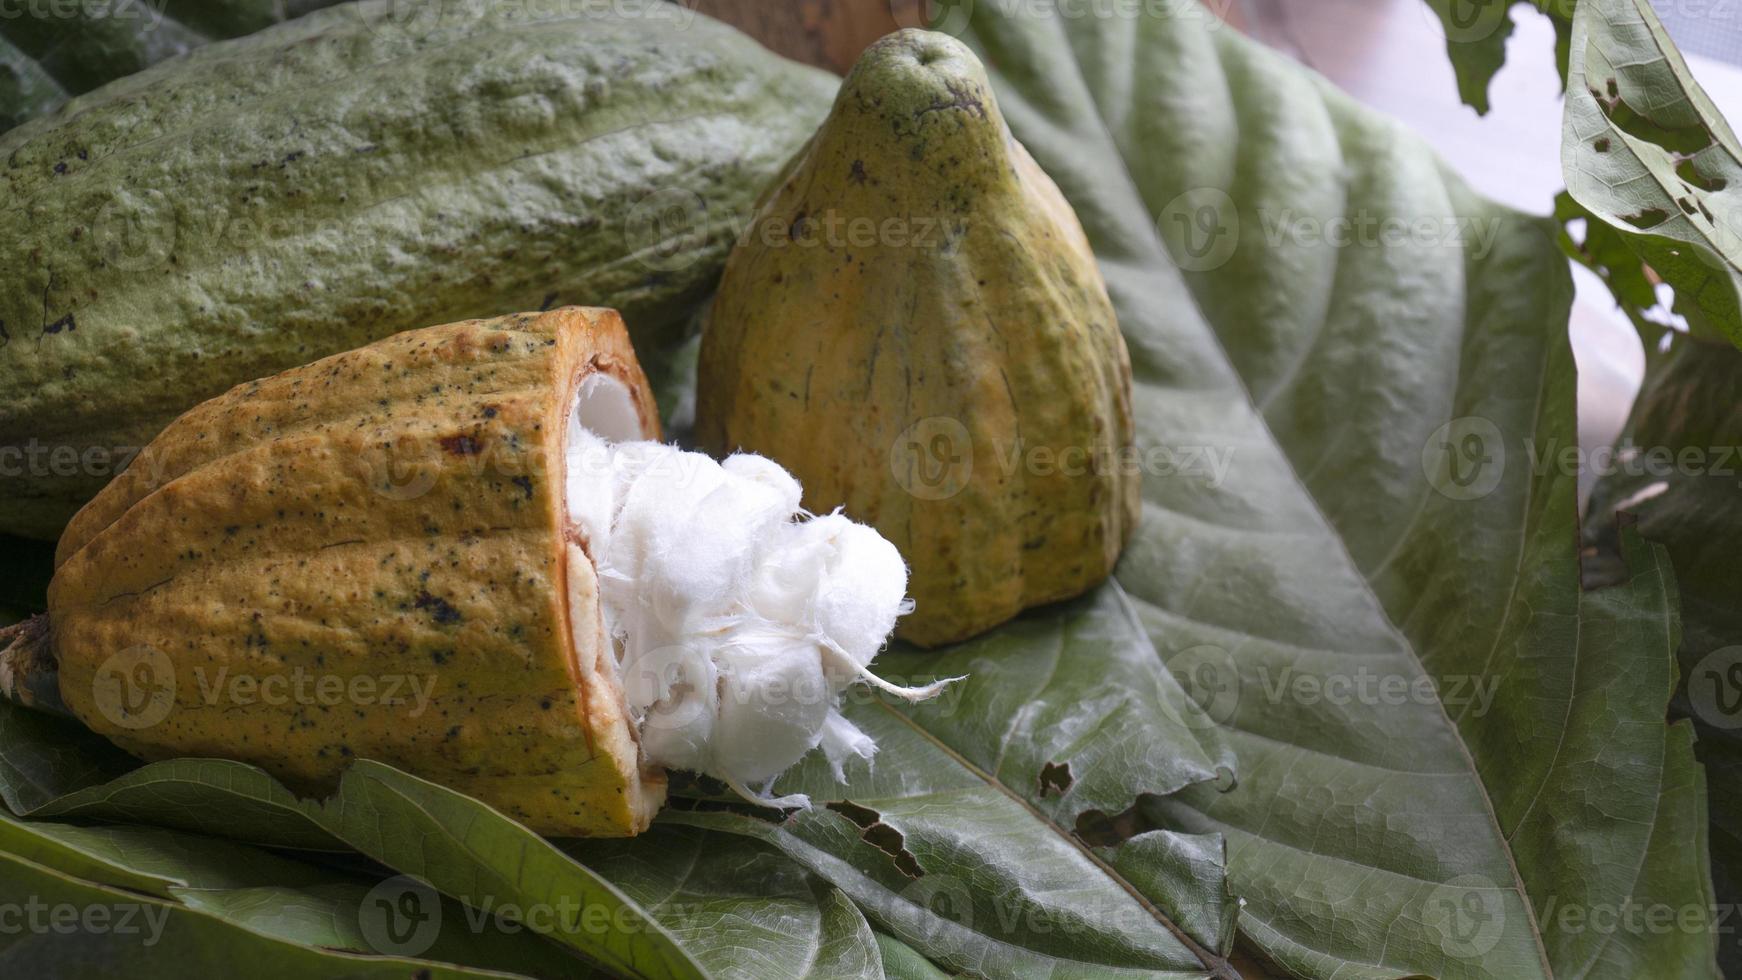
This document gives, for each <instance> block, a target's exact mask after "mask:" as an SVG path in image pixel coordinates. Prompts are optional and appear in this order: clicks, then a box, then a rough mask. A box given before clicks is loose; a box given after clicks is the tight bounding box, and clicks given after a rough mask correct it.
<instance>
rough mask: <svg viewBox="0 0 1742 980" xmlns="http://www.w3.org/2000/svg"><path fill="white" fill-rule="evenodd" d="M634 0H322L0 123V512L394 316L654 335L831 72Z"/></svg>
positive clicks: (91, 489)
mask: <svg viewBox="0 0 1742 980" xmlns="http://www.w3.org/2000/svg"><path fill="white" fill-rule="evenodd" d="M630 7H631V8H634V5H633V4H631V5H630ZM643 8H644V9H643ZM553 9H554V10H555V11H557V12H555V13H550V12H546V11H549V10H553ZM634 9H640V11H641V12H640V13H639V14H636V15H633V16H632V15H629V14H625V13H622V12H618V13H615V14H613V13H608V12H601V11H600V10H599V9H598V8H597V6H596V5H578V6H577V5H564V4H558V5H554V7H550V6H547V5H542V4H530V5H527V4H472V3H465V4H456V3H441V2H435V3H430V4H413V3H407V2H405V0H397V2H389V0H382V2H373V3H359V4H345V5H342V6H340V7H333V8H329V9H326V10H321V11H317V12H315V13H312V14H309V15H308V16H305V17H301V18H298V19H296V20H293V21H289V22H287V23H284V24H280V25H278V26H276V27H273V28H270V29H268V30H265V31H262V32H260V33H257V34H254V35H251V36H249V37H246V38H242V39H239V40H235V41H228V42H221V43H217V44H211V45H207V46H205V47H202V48H199V49H197V50H195V51H193V52H192V53H190V54H189V55H187V56H186V57H185V58H180V59H175V60H173V61H170V62H165V63H162V64H159V65H156V66H154V67H152V68H150V69H147V70H146V71H144V72H141V73H139V74H136V75H131V76H128V77H127V78H123V79H120V80H118V81H116V82H113V83H111V84H109V85H107V86H105V87H104V88H101V89H99V90H97V91H95V92H93V93H90V94H88V95H84V96H81V97H79V98H78V99H75V100H74V101H73V102H71V103H69V105H68V106H67V107H66V109H65V110H63V111H62V112H59V113H57V114H55V115H54V116H53V117H51V118H46V119H37V120H33V121H32V122H29V123H26V124H25V125H23V126H21V127H19V128H17V129H15V130H13V131H11V132H9V133H7V134H5V135H4V136H0V207H3V208H4V209H5V211H6V212H7V214H8V220H7V221H5V222H0V268H4V269H5V270H6V275H5V276H4V277H0V531H4V532H12V533H17V534H23V535H27V536H31V537H53V536H54V535H56V534H57V533H58V532H59V531H60V529H61V528H62V527H63V526H64V524H65V522H66V520H67V519H68V518H69V517H70V516H71V515H72V513H73V512H74V511H75V510H77V508H78V507H79V506H80V505H81V504H82V503H84V502H85V501H86V500H88V499H90V498H91V497H92V496H93V495H94V494H95V493H96V492H97V490H98V489H100V488H101V487H102V486H103V484H104V483H105V482H107V481H108V480H109V479H110V478H111V477H112V476H113V474H114V473H115V472H116V471H118V470H119V469H120V468H121V467H122V466H124V465H125V463H126V462H127V460H128V459H129V458H131V455H132V454H133V453H135V452H136V451H137V447H140V446H143V445H144V444H145V443H146V442H148V441H149V440H150V438H151V437H152V436H153V435H154V434H155V433H157V432H158V431H159V430H161V429H162V428H163V427H164V426H165V425H166V424H168V422H169V421H170V420H172V419H174V418H175V417H176V416H177V415H178V414H179V413H181V412H182V411H183V410H185V409H187V408H189V407H191V406H193V405H195V404H198V403H199V402H200V401H202V400H203V399H206V398H209V397H211V396H214V395H217V394H219V393H221V392H223V391H225V390H227V389H228V388H230V387H231V386H232V385H234V384H237V383H240V382H242V381H246V380H248V379H251V378H258V377H263V376H266V375H269V374H272V373H274V372H276V371H280V370H283V369H284V368H286V367H290V366H294V365H298V364H304V363H307V362H309V361H311V360H314V359H315V358H317V357H321V356H323V355H326V354H330V353H335V352H338V351H342V350H348V349H351V348H353V347H357V346H359V345H361V344H364V343H367V342H369V341H371V340H375V339H378V338H380V337H384V336H387V335H390V334H393V333H395V332H398V331H401V330H406V329H411V328H416V327H420V326H424V325H427V324H430V323H442V322H449V321H453V320H457V319H462V318H465V317H472V316H489V315H495V314H500V313H506V312H509V311H513V310H525V309H546V308H550V307H553V306H556V305H559V304H562V303H573V302H580V303H587V304H594V305H603V306H611V307H614V308H617V309H619V310H621V311H622V312H623V315H624V317H625V318H626V320H627V321H628V323H629V325H630V328H631V330H632V332H633V333H634V334H635V336H636V337H637V339H638V340H645V341H648V342H647V343H646V344H644V346H645V347H646V348H647V349H650V350H668V349H670V348H671V347H672V346H674V345H673V344H672V343H671V340H672V338H673V336H674V335H675V334H677V333H679V332H681V331H682V330H683V329H684V328H685V325H686V324H687V323H688V322H689V320H690V318H691V315H692V314H693V312H694V310H695V309H696V308H697V307H698V306H699V305H700V304H701V303H702V302H703V301H704V300H705V298H706V297H707V295H708V294H709V292H711V290H712V289H713V287H714V285H715V283H716V282H717V280H718V276H719V271H720V267H721V265H722V264H723V262H724V260H725V255H726V252H727V251H728V249H729V248H730V245H731V240H732V236H733V233H734V232H735V230H736V228H737V227H738V226H740V225H741V224H742V223H743V221H744V219H745V217H746V216H747V215H748V214H749V212H750V210H751V208H752V206H753V203H754V201H755V197H756V195H757V193H758V192H759V191H760V190H761V189H762V188H763V187H764V186H766V184H767V183H768V181H769V180H770V178H771V177H772V176H773V175H774V174H775V173H776V172H777V171H778V170H779V167H780V166H781V164H782V163H784V162H785V161H786V160H787V159H788V158H789V157H790V156H791V155H792V153H793V151H794V150H795V149H796V148H797V147H798V146H799V145H800V144H802V142H803V140H804V139H805V137H806V135H808V134H809V133H810V132H811V131H812V130H813V129H814V128H815V125H816V123H817V122H818V121H819V120H820V119H821V118H822V117H823V115H824V114H825V113H826V112H827V107H828V100H829V97H830V94H831V93H832V91H833V89H834V87H835V85H836V84H837V83H836V80H835V79H834V78H833V77H832V76H829V75H827V74H826V73H823V72H821V71H818V70H815V69H811V68H806V67H802V66H799V65H795V64H792V63H790V62H786V61H783V60H782V59H780V58H778V57H776V56H774V55H772V54H770V53H768V52H767V51H765V50H763V49H762V48H760V47H759V46H758V45H756V44H755V43H754V42H753V41H751V40H750V39H748V38H746V37H744V36H743V35H741V34H739V33H738V32H737V31H735V30H733V29H731V28H729V27H726V26H724V25H721V24H718V23H716V22H714V21H710V20H708V19H707V18H705V17H701V16H699V15H697V14H695V13H694V12H693V11H690V10H688V9H687V8H685V7H683V6H682V5H678V4H666V3H656V2H652V0H648V2H646V3H645V4H643V5H642V8H634ZM661 11H664V12H665V13H661ZM650 366H653V365H650Z"/></svg>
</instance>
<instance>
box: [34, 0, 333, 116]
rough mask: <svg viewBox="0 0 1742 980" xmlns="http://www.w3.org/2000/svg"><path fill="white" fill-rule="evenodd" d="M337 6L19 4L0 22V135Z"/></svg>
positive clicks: (254, 0)
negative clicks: (119, 83) (166, 65)
mask: <svg viewBox="0 0 1742 980" xmlns="http://www.w3.org/2000/svg"><path fill="white" fill-rule="evenodd" d="M334 2H335V0H289V2H286V0H88V2H81V3H41V2H37V3H29V4H21V5H20V7H21V8H22V9H17V10H16V11H14V12H13V13H12V14H10V15H9V16H6V17H4V18H0V132H5V131H6V130H8V129H11V128H12V127H13V126H16V125H18V124H19V123H21V122H24V121H25V120H26V119H31V118H34V117H36V116H40V115H44V114H46V113H48V112H51V111H53V110H54V109H55V108H56V107H58V106H60V105H61V104H62V103H64V102H66V100H67V99H68V98H70V97H71V96H74V95H77V94H79V93H81V92H88V91H90V90H91V89H94V88H96V87H97V86H99V85H102V84H103V83H105V82H109V81H112V80H114V79H117V78H120V77H122V76H124V75H130V74H132V73H134V72H136V71H140V70H142V69H144V68H146V67H148V66H150V65H154V64H156V63H157V62H159V61H162V60H164V59H166V58H171V57H174V56H175V55H178V54H183V53H185V52H187V51H191V50H193V49H194V48H197V47H199V46H200V45H202V44H207V43H209V42H211V41H215V40H218V39H219V38H227V37H241V36H243V35H245V34H252V33H253V32H255V31H259V30H264V29H266V28H267V27H270V26H272V25H273V24H277V23H279V22H281V21H284V20H287V19H289V18H291V17H300V16H301V15H303V14H305V13H307V12H309V11H311V10H315V9H318V8H320V7H327V6H331V5H332V4H333V3H334Z"/></svg>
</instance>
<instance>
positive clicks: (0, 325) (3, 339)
mask: <svg viewBox="0 0 1742 980" xmlns="http://www.w3.org/2000/svg"><path fill="white" fill-rule="evenodd" d="M10 343H12V335H11V334H9V333H7V332H6V321H5V320H0V347H5V346H6V345H7V344H10Z"/></svg>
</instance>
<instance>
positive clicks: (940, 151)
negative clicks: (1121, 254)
mask: <svg viewBox="0 0 1742 980" xmlns="http://www.w3.org/2000/svg"><path fill="white" fill-rule="evenodd" d="M699 383H700V387H699V390H698V393H697V410H696V411H697V437H698V439H699V440H700V441H701V443H702V444H703V446H704V447H706V448H708V449H710V450H711V451H714V452H716V453H718V452H724V451H728V450H732V449H738V448H742V449H745V450H748V451H751V452H759V453H763V454H765V455H768V456H770V457H772V458H773V459H775V460H777V461H778V462H780V463H781V464H782V465H783V466H785V467H786V468H787V469H788V470H790V471H791V472H792V474H793V475H794V476H795V477H797V478H798V480H799V482H800V483H802V484H803V485H804V488H805V504H806V506H807V507H808V508H810V509H811V510H813V511H817V512H822V511H826V510H829V509H831V508H834V507H836V506H844V507H845V508H846V512H847V514H848V515H849V516H851V517H853V518H854V519H855V520H861V521H865V522H867V523H869V524H872V525H874V526H875V527H876V528H877V529H878V530H879V531H880V532H882V533H883V535H884V536H885V537H887V538H888V539H889V540H891V541H893V542H894V543H895V545H896V546H897V547H898V548H899V549H901V552H902V555H903V556H904V557H905V558H906V559H907V561H908V563H909V564H910V565H911V567H912V578H911V581H910V584H909V594H910V595H912V596H913V598H914V600H915V602H916V604H917V608H916V609H915V611H914V612H913V613H912V614H911V615H909V616H907V617H906V618H904V619H903V620H902V621H901V626H900V627H899V628H898V630H897V635H899V636H902V637H904V638H906V639H909V640H911V641H913V642H916V643H919V644H923V645H928V646H929V645H935V644H939V643H945V642H950V641H953V640H957V639H961V638H963V637H966V636H970V635H972V634H974V633H977V632H980V631H981V630H984V629H987V628H989V627H991V626H993V625H996V624H997V623H999V622H1002V621H1004V620H1006V619H1009V618H1010V617H1011V616H1013V615H1015V614H1016V613H1017V612H1018V611H1020V610H1021V609H1023V608H1025V607H1028V606H1032V605H1037V604H1040V603H1044V602H1050V601H1053V600H1057V599H1063V598H1066V597H1068V596H1072V595H1076V594H1078V593H1080V592H1082V591H1084V590H1085V589H1087V588H1089V587H1090V586H1092V585H1094V584H1095V583H1097V582H1099V581H1101V580H1102V579H1104V578H1105V577H1106V576H1107V574H1108V573H1109V572H1110V571H1111V570H1112V567H1113V564H1114V561H1115V560H1116V559H1117V558H1118V555H1119V552H1120V549H1121V548H1122V547H1123V545H1124V542H1125V540H1126V539H1127V537H1128V536H1129V535H1130V533H1131V530H1132V528H1133V527H1134V526H1135V524H1136V522H1137V519H1138V513H1139V496H1138V494H1139V488H1138V480H1139V472H1138V468H1137V466H1136V465H1135V459H1134V458H1133V457H1132V455H1131V453H1130V450H1131V448H1132V443H1133V423H1132V414H1131V366H1130V361H1129V357H1128V355H1127V353H1126V349H1125V343H1124V340H1123V339H1122V337H1121V335H1120V333H1119V328H1118V323H1117V320H1116V317H1115V314H1114V312H1113V307H1112V304H1111V303H1110V301H1109V300H1108V297H1107V291H1106V287H1105V284H1104V283H1103V282H1102V279H1101V275H1100V272H1099V270H1098V268H1097V266H1096V265H1095V259H1094V256H1093V254H1092V253H1091V252H1090V250H1089V245H1088V241H1087V239H1086V238H1085V236H1084V234H1083V230H1082V227H1081V225H1080V224H1079V223H1078V221H1077V218H1076V215H1075V214H1074V213H1073V212H1072V210H1071V208H1070V205H1069V204H1068V203H1066V201H1065V199H1064V197H1063V195H1061V194H1060V193H1059V190H1058V188H1057V186H1055V185H1054V184H1053V182H1052V180H1051V179H1050V178H1049V177H1047V175H1046V174H1045V173H1044V172H1042V171H1041V169H1040V168H1039V166H1037V165H1036V164H1035V162H1034V160H1033V159H1032V158H1031V157H1030V156H1029V155H1028V152H1027V151H1026V150H1024V149H1023V147H1022V146H1021V144H1019V143H1017V142H1016V140H1015V139H1014V138H1013V137H1012V136H1011V134H1010V131H1009V129H1008V128H1007V127H1006V126H1005V123H1004V119H1003V117H1002V116H1001V115H1000V114H999V111H998V106H997V103H996V101H995V100H994V98H993V95H992V90H991V87H990V85H989V84H988V82H987V79H986V75H985V71H984V69H983V68H982V66H981V65H980V63H979V61H978V59H976V58H975V57H974V55H973V53H972V52H971V51H969V50H968V49H967V47H966V46H964V45H962V44H961V43H960V42H957V41H955V40H953V39H951V38H949V37H947V36H945V35H941V34H933V33H928V32H924V31H911V30H910V31H902V32H899V33H896V34H892V35H889V36H888V37H886V38H884V39H883V40H881V41H879V42H878V43H877V44H875V45H873V46H872V47H871V48H870V49H868V50H867V51H866V53H865V55H864V56H863V57H862V58H861V59H860V61H859V63H858V64H857V65H856V66H855V67H854V69H853V71H852V73H851V74H850V75H849V76H848V77H847V80H846V82H845V83H844V84H843V86H842V88H841V90H840V93H839V95H838V97H837V98H836V100H835V104H834V108H833V111H832V112H831V113H830V115H829V117H828V119H827V120H826V121H825V122H824V123H823V125H822V128H821V129H820V130H819V131H818V132H817V133H816V135H815V137H814V138H813V139H812V140H811V143H810V145H809V146H808V148H807V149H806V150H805V151H804V153H803V155H802V157H801V158H799V159H797V160H796V161H795V163H794V164H793V165H792V166H790V167H789V168H788V171H787V173H786V174H785V176H784V178H783V179H782V180H781V181H780V183H779V184H778V185H777V186H776V187H775V188H773V189H772V190H771V191H770V193H769V194H768V196H767V197H766V199H765V200H764V201H763V202H762V205H761V208H760V211H759V213H758V214H757V216H756V219H755V222H754V224H753V225H752V226H751V228H750V230H749V232H748V233H747V234H746V235H745V236H744V237H743V238H742V239H741V241H740V243H739V245H738V246H737V248H736V249H735V250H734V251H733V253H732V256H731V258H730V260H729V261H728V263H727V267H726V274H725V277H724V279H723V281H722V283H721V286H720V293H719V296H718V298H717V300H716V302H715V305H714V309H713V315H712V318H711V320H710V322H709V325H708V330H707V332H706V333H705V334H704V336H703V341H702V352H701V366H700V378H699Z"/></svg>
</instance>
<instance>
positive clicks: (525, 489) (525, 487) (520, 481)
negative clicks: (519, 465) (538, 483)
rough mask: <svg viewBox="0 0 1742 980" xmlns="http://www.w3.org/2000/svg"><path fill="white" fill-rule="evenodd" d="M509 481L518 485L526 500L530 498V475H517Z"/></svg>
mask: <svg viewBox="0 0 1742 980" xmlns="http://www.w3.org/2000/svg"><path fill="white" fill-rule="evenodd" d="M510 482H512V483H513V484H514V485H515V486H517V487H519V488H520V492H521V493H524V494H526V499H527V500H531V499H532V477H530V476H517V477H515V478H514V479H513V480H512V481H510Z"/></svg>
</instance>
